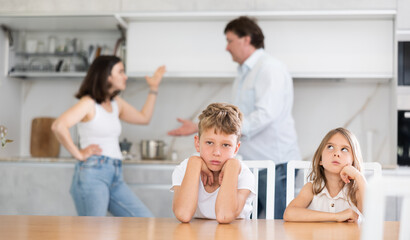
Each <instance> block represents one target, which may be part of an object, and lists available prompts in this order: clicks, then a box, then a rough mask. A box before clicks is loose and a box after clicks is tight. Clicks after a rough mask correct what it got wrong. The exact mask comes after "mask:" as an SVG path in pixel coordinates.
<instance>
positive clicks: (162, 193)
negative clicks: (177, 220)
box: [124, 164, 175, 217]
mask: <svg viewBox="0 0 410 240" xmlns="http://www.w3.org/2000/svg"><path fill="white" fill-rule="evenodd" d="M174 167H175V165H157V164H126V165H124V180H125V182H126V183H127V184H128V186H129V187H130V188H131V189H132V191H133V192H134V193H135V194H136V195H137V196H138V197H139V198H140V199H141V201H143V202H144V204H145V205H146V206H147V207H148V208H149V209H150V210H151V212H152V213H153V214H154V216H155V217H174V214H173V212H172V199H173V196H174V194H173V193H172V192H171V191H170V188H171V185H172V171H173V170H174Z"/></svg>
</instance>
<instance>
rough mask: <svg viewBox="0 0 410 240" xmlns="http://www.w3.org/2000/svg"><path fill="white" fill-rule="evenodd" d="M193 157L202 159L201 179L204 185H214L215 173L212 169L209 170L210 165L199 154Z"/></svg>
mask: <svg viewBox="0 0 410 240" xmlns="http://www.w3.org/2000/svg"><path fill="white" fill-rule="evenodd" d="M192 157H193V158H197V159H198V160H200V161H201V179H202V183H203V184H204V186H206V185H209V186H212V184H213V183H214V174H213V173H212V171H211V170H209V168H208V166H207V165H206V163H205V161H204V160H203V159H202V158H201V157H198V156H192Z"/></svg>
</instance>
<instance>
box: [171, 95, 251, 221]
mask: <svg viewBox="0 0 410 240" xmlns="http://www.w3.org/2000/svg"><path fill="white" fill-rule="evenodd" d="M241 124H242V113H241V112H240V111H239V109H238V108H237V107H236V106H233V105H229V104H223V103H213V104H210V105H209V106H208V107H207V108H206V109H205V110H204V111H203V112H202V114H201V115H200V116H199V123H198V130H199V131H198V135H197V136H195V148H196V150H197V152H199V154H200V156H191V157H190V158H189V159H185V160H184V161H183V162H182V163H181V164H180V165H179V166H177V167H176V168H175V170H174V172H173V173H172V186H173V187H172V190H173V191H174V200H173V204H172V205H173V206H172V209H173V211H174V214H175V216H176V218H177V219H178V220H180V221H181V222H189V221H190V220H191V219H192V217H197V218H209V219H216V220H217V221H218V222H219V223H230V222H232V221H233V220H235V219H236V218H245V219H249V218H250V214H251V212H252V206H251V203H252V200H253V198H254V196H255V182H254V176H253V174H252V173H251V171H250V170H249V168H248V167H247V166H246V165H245V164H243V163H242V162H241V161H240V160H238V159H235V158H234V157H235V155H236V153H237V152H238V150H239V147H240V145H241V144H240V141H239V138H240V134H241Z"/></svg>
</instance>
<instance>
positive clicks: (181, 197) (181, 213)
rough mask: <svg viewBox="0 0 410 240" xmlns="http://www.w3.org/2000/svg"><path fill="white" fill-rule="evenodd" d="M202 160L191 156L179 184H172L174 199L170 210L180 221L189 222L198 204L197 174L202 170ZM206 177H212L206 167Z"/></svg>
mask: <svg viewBox="0 0 410 240" xmlns="http://www.w3.org/2000/svg"><path fill="white" fill-rule="evenodd" d="M203 165H205V163H204V161H203V160H202V158H201V157H198V156H192V157H190V158H189V160H188V164H187V168H186V171H185V176H184V179H183V180H182V183H181V186H174V187H173V190H174V199H173V201H172V210H173V212H174V214H175V217H176V218H177V219H178V220H179V221H181V222H189V221H191V219H192V217H193V216H194V214H195V210H196V207H197V204H198V191H199V189H198V185H199V176H200V174H201V171H202V172H204V171H206V170H203ZM205 167H206V166H205ZM208 171H209V174H208V177H209V178H212V177H213V176H212V173H211V171H210V170H209V169H208Z"/></svg>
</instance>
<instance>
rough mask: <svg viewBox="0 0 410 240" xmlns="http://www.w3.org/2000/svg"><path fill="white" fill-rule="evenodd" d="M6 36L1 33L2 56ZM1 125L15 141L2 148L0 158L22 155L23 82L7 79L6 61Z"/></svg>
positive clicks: (1, 69) (0, 77)
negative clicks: (20, 143)
mask: <svg viewBox="0 0 410 240" xmlns="http://www.w3.org/2000/svg"><path fill="white" fill-rule="evenodd" d="M7 44H8V41H6V38H5V35H4V34H3V33H2V32H1V33H0V56H6V54H7V53H6V47H8V46H7ZM0 63H1V64H0V125H4V126H6V127H7V129H8V133H7V138H8V139H12V140H14V142H13V143H9V144H7V145H6V147H4V148H2V147H0V156H10V155H18V154H20V145H19V142H20V137H21V135H20V125H21V122H20V120H21V107H22V104H21V81H19V80H14V79H9V78H7V77H6V74H7V73H6V68H5V61H4V60H2V61H0Z"/></svg>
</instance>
